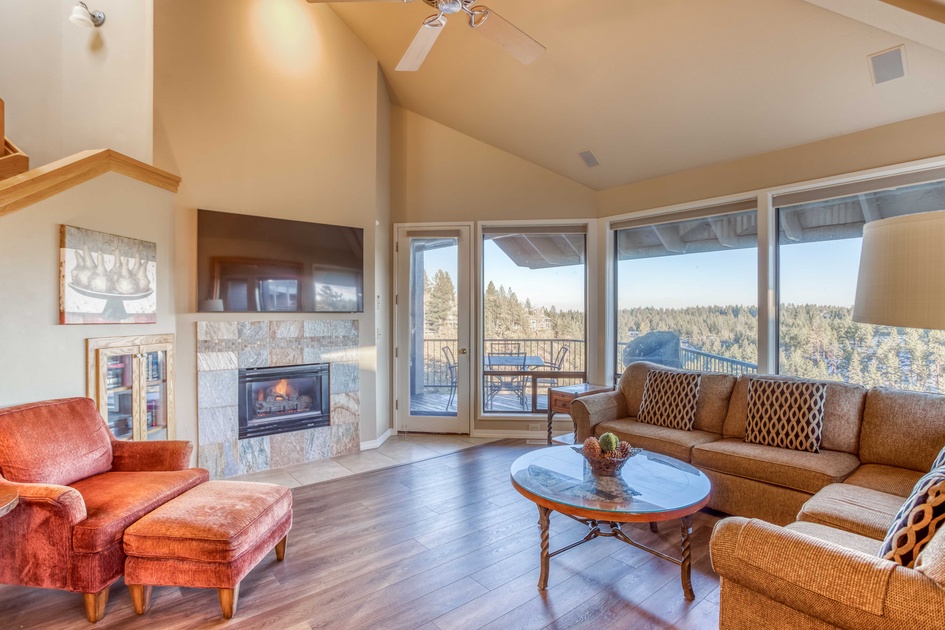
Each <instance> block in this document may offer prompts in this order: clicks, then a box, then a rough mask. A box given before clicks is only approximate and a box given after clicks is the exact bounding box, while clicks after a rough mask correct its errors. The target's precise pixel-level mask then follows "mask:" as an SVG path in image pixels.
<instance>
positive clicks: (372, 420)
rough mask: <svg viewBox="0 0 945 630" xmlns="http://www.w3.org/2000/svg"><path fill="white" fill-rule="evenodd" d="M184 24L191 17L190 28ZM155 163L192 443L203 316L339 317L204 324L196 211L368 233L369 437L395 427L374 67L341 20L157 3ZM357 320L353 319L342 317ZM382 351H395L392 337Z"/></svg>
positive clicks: (250, 0) (289, 11)
mask: <svg viewBox="0 0 945 630" xmlns="http://www.w3.org/2000/svg"><path fill="white" fill-rule="evenodd" d="M182 16H184V19H182ZM155 34H156V37H155V89H154V95H155V102H154V109H155V128H156V133H155V163H156V165H157V166H159V167H161V168H165V169H167V170H170V171H173V172H176V173H179V174H180V175H181V177H182V178H183V185H182V187H181V190H180V193H179V195H178V197H177V211H176V216H177V243H178V256H177V261H176V265H175V273H176V274H177V277H178V286H177V295H176V297H177V301H178V307H179V308H178V324H177V328H178V357H179V360H178V365H179V368H180V370H179V374H180V376H179V378H178V410H179V413H180V415H181V417H182V418H186V420H184V421H183V422H182V423H181V428H182V432H181V435H182V437H186V438H187V439H196V419H195V413H196V409H197V395H196V386H195V380H196V377H195V372H196V366H195V361H196V340H195V333H196V325H195V322H196V321H198V320H200V319H217V320H223V319H279V318H283V319H287V318H288V319H292V318H300V317H306V318H313V319H314V318H325V319H328V318H331V316H325V315H305V316H299V315H294V316H293V315H284V316H274V315H272V314H266V315H259V316H255V317H254V316H253V315H245V314H241V315H223V314H220V315H206V314H204V315H198V314H197V313H196V312H195V311H196V288H195V286H194V269H195V266H196V261H195V255H196V230H195V226H196V209H197V208H205V209H209V210H221V211H226V212H237V213H246V214H254V215H260V216H272V217H279V218H284V219H294V220H302V221H316V222H322V223H333V224H339V225H353V226H357V227H362V228H364V231H365V243H366V244H369V245H368V246H367V247H366V248H365V261H364V263H365V286H364V294H365V312H364V313H363V314H361V315H356V316H355V317H356V319H358V320H359V322H360V330H361V368H362V369H361V427H360V430H361V439H362V441H371V440H373V439H375V438H376V436H377V434H378V428H379V427H383V426H386V425H387V423H388V422H389V418H379V417H378V413H377V411H378V407H379V406H381V405H384V404H387V403H386V402H385V401H384V400H383V394H382V397H381V399H379V398H378V395H377V392H378V390H379V389H380V390H382V392H383V391H384V390H386V387H387V381H388V379H389V375H388V369H387V364H386V363H384V364H382V365H378V363H377V358H376V355H377V349H376V348H377V345H378V344H377V343H376V342H375V334H376V328H377V326H376V324H377V322H376V317H377V316H378V311H377V309H376V305H377V298H376V297H375V296H376V295H378V294H379V293H378V290H380V292H381V293H383V294H384V295H383V296H382V297H383V298H384V299H383V300H382V302H383V304H382V308H381V310H380V311H379V313H380V315H381V316H384V315H385V309H386V308H387V306H385V304H387V302H388V300H387V298H386V293H385V292H386V291H387V289H386V285H385V283H384V282H376V277H377V275H378V274H377V270H378V269H379V268H383V267H384V266H385V265H386V264H387V259H388V258H387V256H388V254H387V252H384V251H381V252H380V255H381V256H382V257H381V258H380V259H378V258H377V253H376V251H377V250H376V249H375V247H373V245H375V244H376V243H377V242H378V240H379V239H380V240H385V241H386V240H389V237H388V236H387V235H386V234H387V233H389V218H388V217H387V216H386V212H387V210H386V205H387V202H386V200H385V199H383V197H384V196H385V195H384V194H383V192H384V191H382V194H380V195H379V192H378V191H379V190H381V188H382V186H380V184H382V183H383V178H382V176H381V175H380V174H379V172H380V171H382V170H384V168H385V163H386V159H385V156H383V155H381V153H382V152H383V151H384V150H386V148H385V146H384V144H383V143H382V142H381V141H380V137H381V136H383V135H385V134H384V132H383V131H382V130H379V124H380V125H381V127H383V126H384V125H386V122H385V121H384V120H383V111H381V112H380V115H381V117H382V120H381V121H380V123H379V119H378V117H379V105H378V102H379V100H383V98H386V95H384V97H383V98H382V95H381V94H380V93H379V83H378V70H377V62H376V60H375V59H374V57H373V56H372V55H371V54H370V52H369V51H368V50H367V49H366V48H365V47H364V45H363V44H362V43H361V42H360V41H359V40H358V39H357V38H356V37H355V36H354V35H353V34H352V33H351V32H350V31H349V30H348V29H347V27H345V26H344V24H343V23H342V22H341V21H340V20H339V19H338V17H337V16H336V15H335V14H334V13H333V12H332V11H331V10H330V9H329V8H328V7H325V6H321V5H309V4H306V3H304V2H299V1H297V0H230V1H228V2H227V3H226V10H220V3H217V2H209V1H203V2H193V1H191V0H162V1H161V2H158V3H157V6H156V8H155ZM338 317H340V318H349V317H350V316H349V315H339V316H338ZM381 343H382V344H384V343H387V338H386V336H384V337H382V340H381Z"/></svg>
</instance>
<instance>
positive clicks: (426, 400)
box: [394, 225, 473, 434]
mask: <svg viewBox="0 0 945 630" xmlns="http://www.w3.org/2000/svg"><path fill="white" fill-rule="evenodd" d="M469 240H470V227H469V226H468V225H459V226H456V225H449V226H429V227H427V226H423V227H403V226H402V227H398V228H397V244H396V258H397V278H396V283H395V284H396V294H397V296H396V333H395V334H396V343H395V352H394V356H395V358H394V364H395V365H394V377H395V381H396V399H395V411H394V414H395V416H396V418H395V420H396V427H397V430H398V431H408V432H413V431H416V432H424V433H464V434H465V433H469V427H470V422H469V416H470V414H469V411H470V396H469V385H470V378H469V375H470V368H471V367H472V365H473V363H472V362H471V360H470V357H471V347H470V343H469V332H470V324H469V312H470V309H469V299H470V284H469V276H470V269H471V264H470V246H469Z"/></svg>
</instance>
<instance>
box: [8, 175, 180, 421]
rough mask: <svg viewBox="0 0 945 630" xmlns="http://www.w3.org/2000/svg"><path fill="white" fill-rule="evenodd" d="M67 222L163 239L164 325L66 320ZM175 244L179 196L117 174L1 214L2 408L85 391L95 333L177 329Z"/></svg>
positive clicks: (160, 289)
mask: <svg viewBox="0 0 945 630" xmlns="http://www.w3.org/2000/svg"><path fill="white" fill-rule="evenodd" d="M60 224H66V225H74V226H76V227H82V228H88V229H92V230H98V231H100V232H108V233H111V234H120V235H121V236H128V237H131V238H137V239H142V240H147V241H151V242H154V243H157V264H158V266H157V305H158V321H157V324H135V325H101V326H60V325H59V226H60ZM174 248H175V246H174V195H173V194H171V193H169V192H166V191H163V190H160V189H158V188H155V187H153V186H149V185H147V184H143V183H141V182H138V181H135V180H132V179H128V178H126V177H123V176H121V175H118V174H116V173H108V174H106V175H103V176H101V177H98V178H96V179H93V180H91V181H88V182H86V183H84V184H80V185H79V186H77V187H75V188H71V189H69V190H67V191H65V192H63V193H61V194H59V195H56V196H55V197H52V198H50V199H47V200H45V201H42V202H40V203H37V204H35V205H33V206H30V207H28V208H26V209H24V210H21V211H19V212H16V213H14V214H11V215H8V216H5V217H2V218H0V269H2V270H3V273H2V274H0V348H3V352H0V377H2V378H0V407H5V406H8V405H14V404H19V403H26V402H32V401H36V400H45V399H49V398H62V397H67V396H85V393H86V389H85V387H86V378H85V370H86V354H85V340H86V339H87V338H90V337H110V336H114V335H147V334H157V333H172V332H175V328H176V318H175V306H176V305H175V290H174V280H175V276H174ZM182 381H186V376H185V378H184V379H178V383H180V382H182Z"/></svg>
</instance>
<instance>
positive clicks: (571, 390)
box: [548, 383, 614, 446]
mask: <svg viewBox="0 0 945 630" xmlns="http://www.w3.org/2000/svg"><path fill="white" fill-rule="evenodd" d="M612 391H614V386H613V385H591V384H590V383H583V384H581V385H567V386H564V387H549V388H548V444H549V446H550V445H551V421H552V418H554V416H555V414H556V413H571V402H572V401H573V400H574V399H575V398H581V397H582V396H590V395H591V394H601V393H604V392H612Z"/></svg>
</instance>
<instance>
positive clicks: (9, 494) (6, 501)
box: [0, 488, 19, 516]
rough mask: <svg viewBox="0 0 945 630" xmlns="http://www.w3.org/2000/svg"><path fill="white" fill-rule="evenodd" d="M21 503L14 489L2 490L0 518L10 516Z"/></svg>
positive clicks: (0, 493) (0, 492)
mask: <svg viewBox="0 0 945 630" xmlns="http://www.w3.org/2000/svg"><path fill="white" fill-rule="evenodd" d="M18 502H19V495H18V494H17V492H16V490H14V489H12V488H0V516H3V515H5V514H8V513H9V512H10V511H11V510H12V509H13V508H15V507H16V504H17V503H18Z"/></svg>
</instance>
